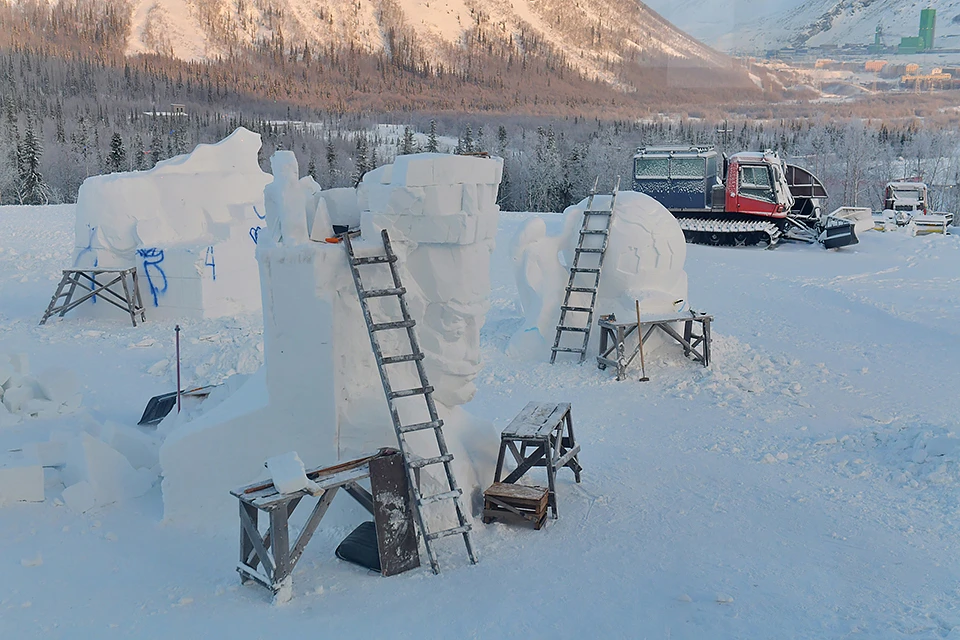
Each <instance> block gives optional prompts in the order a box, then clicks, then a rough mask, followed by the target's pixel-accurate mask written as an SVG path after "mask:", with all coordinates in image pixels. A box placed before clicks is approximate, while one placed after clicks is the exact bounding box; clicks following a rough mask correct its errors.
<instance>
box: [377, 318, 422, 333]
mask: <svg viewBox="0 0 960 640" xmlns="http://www.w3.org/2000/svg"><path fill="white" fill-rule="evenodd" d="M416 324H417V321H416V320H413V319H410V320H399V321H397V322H382V323H380V324H371V325H370V331H386V330H388V329H409V328H410V327H412V326H415V325H416Z"/></svg>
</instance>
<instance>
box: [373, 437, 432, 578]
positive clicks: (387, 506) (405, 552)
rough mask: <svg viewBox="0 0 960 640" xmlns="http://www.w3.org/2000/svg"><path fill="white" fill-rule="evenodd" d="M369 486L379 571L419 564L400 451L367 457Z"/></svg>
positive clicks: (399, 570) (392, 571) (386, 572)
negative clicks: (377, 456)
mask: <svg viewBox="0 0 960 640" xmlns="http://www.w3.org/2000/svg"><path fill="white" fill-rule="evenodd" d="M370 489H371V492H372V494H373V520H374V522H375V523H376V527H377V551H378V552H379V554H380V573H381V574H382V575H384V576H393V575H396V574H398V573H403V572H404V571H409V570H410V569H415V568H416V567H419V566H420V551H419V541H418V539H417V530H416V528H415V527H414V524H413V509H412V506H411V504H410V486H409V483H408V481H407V472H406V469H405V468H404V464H403V456H402V455H401V454H400V453H395V454H393V455H389V456H381V457H379V458H376V459H375V460H371V461H370Z"/></svg>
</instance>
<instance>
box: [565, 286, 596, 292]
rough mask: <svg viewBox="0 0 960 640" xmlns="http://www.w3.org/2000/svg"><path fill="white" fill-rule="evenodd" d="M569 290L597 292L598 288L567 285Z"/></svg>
mask: <svg viewBox="0 0 960 640" xmlns="http://www.w3.org/2000/svg"><path fill="white" fill-rule="evenodd" d="M567 291H570V292H572V293H596V292H597V289H596V287H594V288H590V287H567Z"/></svg>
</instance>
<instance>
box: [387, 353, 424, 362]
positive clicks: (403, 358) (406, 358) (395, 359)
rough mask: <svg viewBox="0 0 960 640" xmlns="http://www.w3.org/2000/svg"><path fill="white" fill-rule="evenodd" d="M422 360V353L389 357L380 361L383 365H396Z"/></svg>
mask: <svg viewBox="0 0 960 640" xmlns="http://www.w3.org/2000/svg"><path fill="white" fill-rule="evenodd" d="M418 360H423V354H422V353H408V354H407V355H405V356H389V357H386V358H384V359H383V360H381V362H382V363H383V364H397V363H398V362H416V361H418Z"/></svg>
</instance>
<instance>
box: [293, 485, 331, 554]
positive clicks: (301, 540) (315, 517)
mask: <svg viewBox="0 0 960 640" xmlns="http://www.w3.org/2000/svg"><path fill="white" fill-rule="evenodd" d="M337 491H338V489H337V487H334V488H333V489H330V490H329V491H324V492H323V495H322V496H320V500H319V501H318V502H317V506H315V507H314V508H313V511H312V512H311V513H310V517H309V518H307V522H306V524H304V525H303V529H301V530H300V534H299V535H298V536H297V541H296V542H295V543H294V545H293V550H292V551H291V552H290V571H291V572H293V568H294V567H296V566H297V561H299V560H300V556H302V555H303V551H304V549H306V547H307V543H309V542H310V538H312V537H313V534H314V532H315V531H316V530H317V527H318V526H319V525H320V520H322V519H323V516H324V515H326V513H327V509H329V508H330V504H331V503H332V502H333V499H334V498H335V497H336V495H337Z"/></svg>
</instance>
